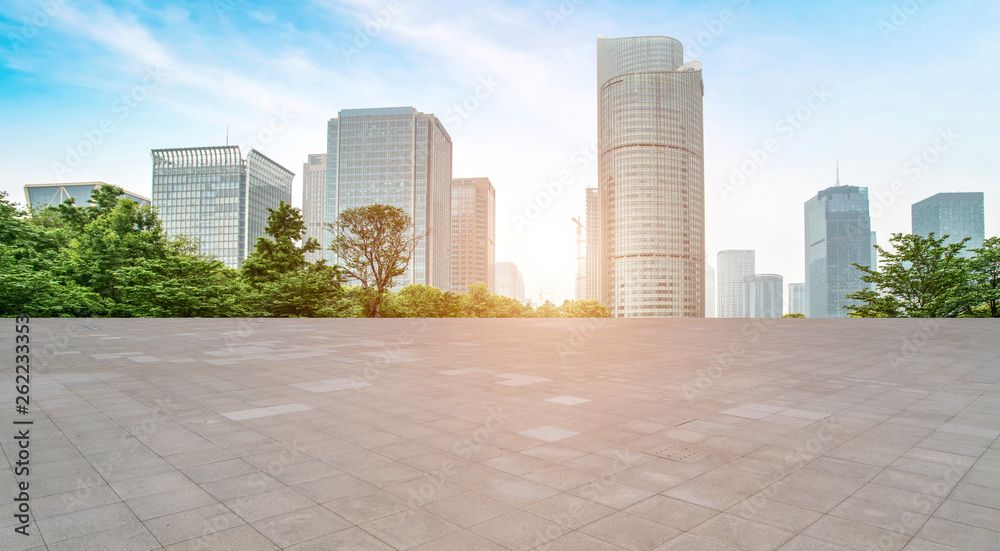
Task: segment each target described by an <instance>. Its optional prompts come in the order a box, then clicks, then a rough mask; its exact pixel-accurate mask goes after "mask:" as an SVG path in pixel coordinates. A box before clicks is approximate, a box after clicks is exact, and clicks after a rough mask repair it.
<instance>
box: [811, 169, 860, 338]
mask: <svg viewBox="0 0 1000 551" xmlns="http://www.w3.org/2000/svg"><path fill="white" fill-rule="evenodd" d="M838 183H839V178H838ZM871 245H872V231H871V217H870V216H869V210H868V188H864V187H858V186H841V185H837V186H834V187H830V188H827V189H824V190H822V191H820V192H819V193H817V194H816V196H815V197H813V198H812V199H809V200H808V201H806V202H805V272H806V281H805V294H806V303H805V309H806V311H805V312H802V313H803V314H805V315H806V316H807V317H810V318H842V317H847V310H846V308H845V306H849V305H853V304H855V302H856V301H854V300H851V299H848V298H847V295H849V294H852V293H856V292H858V291H861V290H862V289H871V285H870V284H868V283H865V282H863V281H861V276H862V275H864V272H861V271H860V270H858V269H857V268H855V267H854V266H853V264H854V263H857V264H860V265H861V266H869V265H871V264H872V251H873V249H872V246H871Z"/></svg>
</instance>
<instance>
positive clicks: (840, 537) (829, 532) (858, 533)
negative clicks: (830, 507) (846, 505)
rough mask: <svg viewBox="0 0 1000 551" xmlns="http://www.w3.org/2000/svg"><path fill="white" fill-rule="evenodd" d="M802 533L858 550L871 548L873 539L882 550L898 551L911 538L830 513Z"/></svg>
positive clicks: (865, 550) (862, 550)
mask: <svg viewBox="0 0 1000 551" xmlns="http://www.w3.org/2000/svg"><path fill="white" fill-rule="evenodd" d="M802 533H803V534H805V535H807V536H812V537H814V538H816V539H820V540H823V541H826V542H829V543H834V544H837V545H842V546H844V547H847V548H848V549H854V550H856V551H867V550H868V549H870V548H871V543H872V542H873V541H876V542H878V544H879V549H880V550H886V551H897V550H899V549H902V548H903V546H904V545H906V542H908V541H909V540H910V536H906V535H903V534H900V533H899V532H893V531H890V530H884V529H882V528H876V527H874V526H869V525H867V524H861V523H859V522H853V521H850V520H846V519H842V518H839V517H835V516H830V515H827V516H824V517H823V518H821V519H819V520H817V521H816V522H815V523H814V524H813V525H812V526H810V527H809V528H806V529H805V530H803V531H802Z"/></svg>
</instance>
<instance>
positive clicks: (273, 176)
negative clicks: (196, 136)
mask: <svg viewBox="0 0 1000 551" xmlns="http://www.w3.org/2000/svg"><path fill="white" fill-rule="evenodd" d="M150 154H151V156H152V158H153V205H154V206H156V207H157V208H159V210H160V217H161V218H162V219H163V229H164V230H165V231H166V233H167V234H168V235H188V236H191V237H195V238H197V239H198V241H199V242H200V243H201V251H202V252H204V253H207V254H211V255H213V256H215V258H217V259H218V260H220V261H222V262H223V263H225V264H226V265H227V266H229V267H232V268H238V267H240V265H241V264H242V263H243V261H244V260H246V258H247V256H248V255H249V254H250V252H251V251H252V250H253V247H254V245H255V244H256V242H257V238H258V237H265V236H266V234H265V232H264V228H266V227H267V219H268V216H269V215H270V214H269V213H268V211H267V209H269V208H271V209H277V208H278V207H279V205H280V204H281V202H282V201H285V202H286V203H291V202H292V178H293V177H294V176H295V174H294V173H293V172H292V171H290V170H288V169H286V168H285V167H283V166H281V165H279V164H278V163H276V162H274V161H272V160H271V159H269V158H267V157H265V156H264V155H263V154H262V153H260V152H259V151H257V150H255V149H250V150H249V151H247V156H246V158H245V159H244V158H243V157H242V154H241V153H240V147H239V146H237V145H228V146H217V147H188V148H181V149H154V150H152V151H151V152H150Z"/></svg>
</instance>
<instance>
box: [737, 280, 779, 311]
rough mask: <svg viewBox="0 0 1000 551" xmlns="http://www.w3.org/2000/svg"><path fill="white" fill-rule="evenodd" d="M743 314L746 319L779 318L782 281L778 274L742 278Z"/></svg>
mask: <svg viewBox="0 0 1000 551" xmlns="http://www.w3.org/2000/svg"><path fill="white" fill-rule="evenodd" d="M743 286H744V293H743V295H744V308H743V310H744V312H745V313H746V317H748V318H780V317H781V314H782V308H783V307H784V305H783V303H782V298H783V297H782V287H783V286H784V279H783V278H782V277H781V276H780V275H778V274H754V275H752V276H747V277H745V278H743Z"/></svg>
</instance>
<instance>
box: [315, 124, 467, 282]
mask: <svg viewBox="0 0 1000 551" xmlns="http://www.w3.org/2000/svg"><path fill="white" fill-rule="evenodd" d="M451 153H452V145H451V136H449V135H448V132H447V131H446V130H445V128H444V126H443V125H442V124H441V121H440V120H439V119H438V118H437V117H435V116H434V115H433V114H429V113H421V112H420V111H417V110H416V109H414V108H413V107H382V108H375V109H343V110H341V111H340V113H339V114H338V116H337V117H336V118H333V119H330V121H329V123H328V125H327V150H326V165H327V168H326V189H325V190H324V193H323V201H324V203H325V204H324V209H323V211H324V213H323V218H324V222H327V223H335V222H336V221H337V218H338V217H339V216H340V213H341V212H343V211H345V210H347V209H350V208H356V207H363V206H367V205H372V204H376V203H378V204H385V205H392V206H395V207H399V208H401V209H403V210H404V211H406V213H407V214H409V215H410V217H411V218H412V219H413V228H412V230H411V231H410V234H409V237H411V238H418V239H419V242H418V244H417V247H416V250H414V253H413V258H412V259H411V261H410V264H409V267H408V269H407V271H406V273H404V274H403V275H401V276H399V277H398V278H397V279H396V285H410V284H414V283H420V284H424V285H432V286H434V287H437V288H438V289H441V290H442V291H450V290H451V288H452V286H451V179H452V178H451ZM332 239H333V234H332V233H330V232H324V233H323V241H322V244H323V247H324V249H326V248H328V247H329V246H330V242H331V241H332ZM324 255H325V257H326V258H328V259H329V260H330V261H332V262H333V261H335V258H334V255H333V252H332V251H324Z"/></svg>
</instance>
